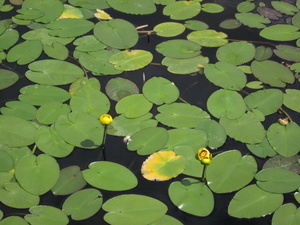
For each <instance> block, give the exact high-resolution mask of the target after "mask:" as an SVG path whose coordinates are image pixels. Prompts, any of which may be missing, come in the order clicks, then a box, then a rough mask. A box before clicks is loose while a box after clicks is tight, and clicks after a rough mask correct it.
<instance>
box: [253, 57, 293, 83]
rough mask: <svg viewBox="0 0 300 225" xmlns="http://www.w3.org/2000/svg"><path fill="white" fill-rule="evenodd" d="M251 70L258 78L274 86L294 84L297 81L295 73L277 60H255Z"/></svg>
mask: <svg viewBox="0 0 300 225" xmlns="http://www.w3.org/2000/svg"><path fill="white" fill-rule="evenodd" d="M251 70H252V72H253V75H254V76H255V77H256V78H257V79H259V80H260V81H262V82H264V83H266V84H269V85H271V86H273V87H285V86H286V83H288V84H292V83H294V81H295V77H294V75H293V73H292V72H291V71H290V70H289V69H288V68H287V67H285V66H284V65H282V64H280V63H278V62H275V61H271V60H265V61H253V62H252V63H251Z"/></svg>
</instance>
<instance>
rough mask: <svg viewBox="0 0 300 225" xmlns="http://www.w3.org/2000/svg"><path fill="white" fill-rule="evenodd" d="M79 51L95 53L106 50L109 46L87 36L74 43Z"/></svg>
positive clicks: (92, 36) (93, 37)
mask: <svg viewBox="0 0 300 225" xmlns="http://www.w3.org/2000/svg"><path fill="white" fill-rule="evenodd" d="M73 44H74V45H76V48H75V49H76V50H77V51H82V52H94V51H101V50H104V49H105V48H106V47H107V46H106V45H104V44H103V43H101V42H100V41H99V40H98V39H97V38H96V37H95V36H94V35H85V36H82V37H79V38H77V39H76V40H75V41H74V42H73Z"/></svg>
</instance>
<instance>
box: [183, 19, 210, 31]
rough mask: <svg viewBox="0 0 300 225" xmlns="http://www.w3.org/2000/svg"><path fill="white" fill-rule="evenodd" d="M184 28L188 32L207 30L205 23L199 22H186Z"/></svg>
mask: <svg viewBox="0 0 300 225" xmlns="http://www.w3.org/2000/svg"><path fill="white" fill-rule="evenodd" d="M184 26H185V27H186V28H188V29H190V30H206V29H208V28H209V26H208V25H207V24H206V23H204V22H203V21H199V20H186V21H185V22H184Z"/></svg>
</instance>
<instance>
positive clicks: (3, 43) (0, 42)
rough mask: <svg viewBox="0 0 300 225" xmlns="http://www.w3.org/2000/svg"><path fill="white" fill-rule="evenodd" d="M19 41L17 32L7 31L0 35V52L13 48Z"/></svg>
mask: <svg viewBox="0 0 300 225" xmlns="http://www.w3.org/2000/svg"><path fill="white" fill-rule="evenodd" d="M18 40H19V32H18V31H16V30H14V29H8V30H6V31H4V32H3V33H2V34H1V35H0V51H3V50H7V49H9V48H10V47H12V46H14V44H16V43H17V41H18Z"/></svg>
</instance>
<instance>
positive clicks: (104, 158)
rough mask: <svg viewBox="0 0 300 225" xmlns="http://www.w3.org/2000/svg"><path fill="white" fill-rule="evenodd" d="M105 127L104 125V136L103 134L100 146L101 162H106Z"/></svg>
mask: <svg viewBox="0 0 300 225" xmlns="http://www.w3.org/2000/svg"><path fill="white" fill-rule="evenodd" d="M106 127H107V125H104V134H103V139H102V144H101V146H100V148H101V155H102V159H103V161H106V154H105V141H106Z"/></svg>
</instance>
